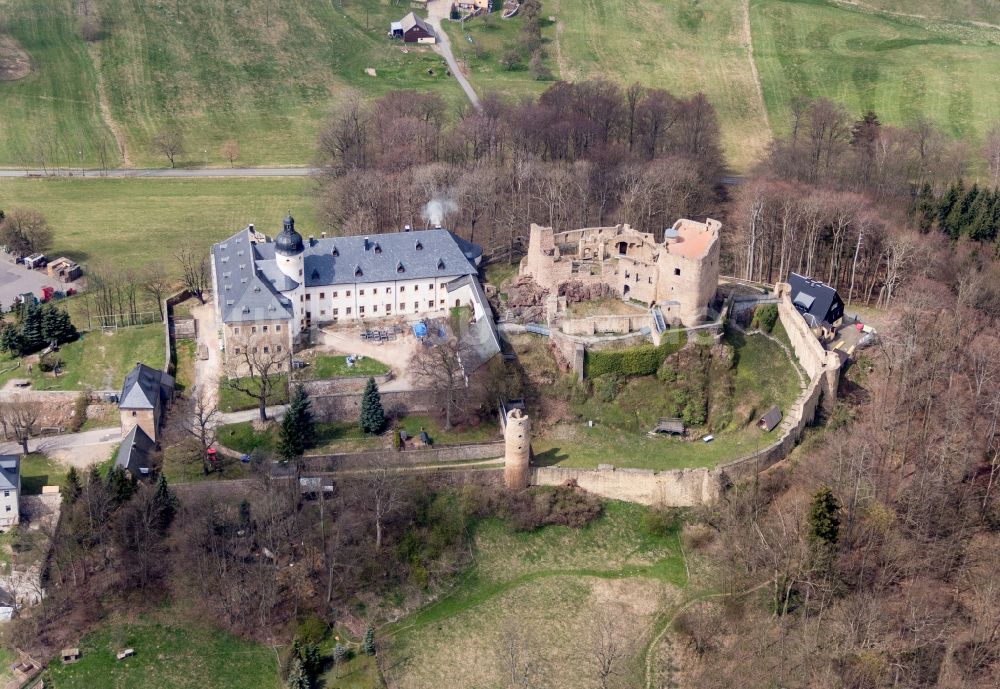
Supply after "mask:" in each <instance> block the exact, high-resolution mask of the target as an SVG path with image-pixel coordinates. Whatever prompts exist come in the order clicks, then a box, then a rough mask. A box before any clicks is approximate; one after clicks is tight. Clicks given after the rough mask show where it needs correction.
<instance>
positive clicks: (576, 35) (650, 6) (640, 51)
mask: <svg viewBox="0 0 1000 689" xmlns="http://www.w3.org/2000/svg"><path fill="white" fill-rule="evenodd" d="M550 16H552V17H555V20H556V21H555V23H554V25H553V24H551V23H550V22H548V21H546V19H547V18H548V17H550ZM542 17H543V21H542V37H543V39H544V40H545V50H546V52H547V54H548V56H549V57H548V60H547V62H548V65H549V66H550V69H551V70H552V72H553V74H554V76H555V77H556V78H559V79H564V80H567V81H575V80H579V79H588V78H600V79H609V80H612V81H616V82H618V83H620V84H622V85H626V86H627V85H628V84H631V83H634V82H639V83H641V84H643V85H644V86H647V87H650V88H664V89H667V90H668V91H671V92H672V93H674V94H676V95H679V96H685V97H686V96H691V95H694V94H695V93H698V92H704V93H705V94H706V95H707V96H708V97H709V100H711V102H712V104H713V105H715V107H716V108H717V110H718V111H719V118H720V122H721V125H722V133H723V146H724V149H725V152H726V155H727V158H728V160H729V162H730V164H732V165H733V166H735V167H736V168H737V169H745V168H746V167H747V166H748V165H749V164H751V163H752V162H753V161H754V160H755V159H756V158H757V157H758V156H759V155H760V154H761V153H762V152H763V150H764V147H765V146H766V144H767V142H768V139H769V138H770V130H769V129H768V125H767V120H766V117H765V113H764V106H763V103H762V102H761V98H760V95H759V93H758V91H757V87H756V85H755V81H754V78H753V72H752V70H751V63H750V57H749V54H748V52H747V48H746V45H745V44H746V41H745V23H744V16H743V11H742V7H741V2H740V1H739V0H719V1H718V2H713V3H707V2H703V1H702V0H671V1H670V2H644V1H642V0H605V2H597V3H595V2H589V1H588V0H546V1H545V2H544V3H543V6H542ZM520 22H521V20H520V19H519V18H515V19H514V20H507V21H504V20H501V19H500V18H499V17H493V18H492V20H491V24H490V25H487V24H486V23H484V22H483V21H482V20H481V19H476V20H472V21H470V22H467V24H466V34H467V35H468V36H471V38H472V42H470V41H469V40H468V39H466V38H465V37H464V36H463V35H462V32H461V29H460V28H459V26H458V25H450V29H449V36H451V43H452V46H453V49H454V51H455V54H456V58H457V59H459V60H460V61H463V62H464V63H465V64H466V65H467V66H468V68H469V71H470V78H471V80H472V82H473V85H474V86H475V87H476V89H477V91H478V92H479V93H480V94H483V93H486V92H489V91H499V92H501V93H505V94H508V95H512V96H523V95H528V94H537V93H540V92H541V91H542V90H544V89H545V88H546V87H547V86H548V85H549V84H550V83H551V82H545V81H536V80H534V79H533V78H532V77H531V75H530V73H529V71H528V70H527V65H526V64H525V66H524V67H523V68H522V69H519V70H515V71H506V70H504V69H503V67H502V66H501V65H500V63H499V59H500V56H501V55H502V54H503V47H504V46H507V45H516V41H517V33H518V30H519V28H520ZM526 59H527V58H525V60H526Z"/></svg>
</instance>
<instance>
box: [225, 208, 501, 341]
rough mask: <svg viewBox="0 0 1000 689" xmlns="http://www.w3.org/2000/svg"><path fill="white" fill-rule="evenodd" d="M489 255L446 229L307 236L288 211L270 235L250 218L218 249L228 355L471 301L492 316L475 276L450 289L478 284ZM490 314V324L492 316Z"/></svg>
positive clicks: (443, 310) (444, 309) (435, 312)
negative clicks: (337, 326)
mask: <svg viewBox="0 0 1000 689" xmlns="http://www.w3.org/2000/svg"><path fill="white" fill-rule="evenodd" d="M481 258H482V249H481V248H480V247H479V246H477V245H475V244H472V243H471V242H467V241H465V240H464V239H462V238H461V237H458V236H457V235H455V234H454V233H452V232H449V231H448V230H445V229H441V228H435V229H429V230H415V231H414V230H409V229H406V230H404V231H403V232H392V233H387V234H378V235H367V236H363V235H358V236H353V237H329V238H328V237H327V236H326V235H325V233H323V234H322V235H321V236H320V237H319V238H316V237H314V236H310V237H309V238H308V239H305V238H303V237H302V235H301V234H299V232H298V231H296V229H295V220H294V219H293V218H292V217H291V216H289V217H287V218H285V221H284V226H283V228H282V231H281V233H280V234H279V235H278V236H277V237H275V239H274V240H273V241H271V240H268V239H267V237H265V236H264V235H262V234H261V233H259V232H257V231H256V230H255V229H254V227H253V226H252V225H251V226H249V227H247V228H246V229H244V230H241V231H240V232H237V233H236V234H235V235H233V236H232V237H230V238H229V239H227V240H225V241H222V242H219V243H218V244H216V245H214V246H213V247H212V263H211V266H212V283H213V287H214V289H213V293H214V295H215V307H216V313H217V318H218V321H219V323H221V324H222V334H223V346H224V348H225V351H226V356H227V358H228V357H229V356H237V357H241V356H247V355H248V348H250V347H252V348H254V353H256V354H257V355H259V356H264V355H266V356H272V357H282V358H283V357H287V356H288V355H290V353H291V351H292V347H294V345H295V344H296V343H298V342H299V341H301V340H302V339H304V335H305V334H306V333H308V331H309V330H310V329H311V328H313V327H314V326H318V325H322V324H333V323H345V322H357V321H371V320H377V319H382V318H390V317H391V318H397V317H402V318H405V319H419V318H422V317H424V316H427V315H429V314H433V315H443V314H445V313H447V311H448V309H450V308H452V307H455V306H462V305H463V304H467V305H470V306H473V308H474V310H475V309H478V312H479V313H480V314H486V313H487V311H488V309H489V306H488V304H485V302H486V300H485V296H484V295H482V290H481V289H478V290H476V289H474V288H473V287H472V283H471V282H470V283H463V285H464V286H465V289H464V291H462V288H461V287H460V286H459V285H458V284H457V283H456V285H454V286H453V288H452V291H456V290H459V291H460V293H456V294H451V293H449V284H451V283H453V282H455V281H458V280H461V279H462V278H470V279H471V280H472V282H474V283H476V287H478V267H477V266H478V264H479V261H480V260H481ZM473 301H478V302H480V304H479V306H478V307H476V306H475V305H474V304H473ZM484 305H485V306H484ZM486 320H488V322H489V324H490V327H491V328H492V327H493V322H492V321H493V319H492V314H491V313H490V314H489V318H488V319H486ZM493 335H494V336H495V331H493ZM484 337H486V335H485V334H484Z"/></svg>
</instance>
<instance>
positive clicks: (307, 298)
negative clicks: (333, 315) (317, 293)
mask: <svg viewBox="0 0 1000 689" xmlns="http://www.w3.org/2000/svg"><path fill="white" fill-rule="evenodd" d="M306 301H312V295H311V294H309V293H308V292H307V293H306Z"/></svg>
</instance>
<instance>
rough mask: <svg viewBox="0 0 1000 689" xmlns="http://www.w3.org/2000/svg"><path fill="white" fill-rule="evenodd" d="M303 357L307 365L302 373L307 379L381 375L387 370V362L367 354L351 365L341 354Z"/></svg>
mask: <svg viewBox="0 0 1000 689" xmlns="http://www.w3.org/2000/svg"><path fill="white" fill-rule="evenodd" d="M303 359H305V361H306V362H307V363H308V364H309V365H308V366H307V367H306V368H304V369H302V374H303V377H304V378H308V379H309V380H324V379H327V378H360V377H369V376H381V375H385V374H386V373H388V372H389V365H388V364H384V363H382V362H381V361H379V360H378V359H373V358H371V357H368V356H366V357H365V358H363V359H358V360H355V362H354V365H353V366H348V365H347V357H346V356H342V355H332V354H316V355H315V356H312V357H303Z"/></svg>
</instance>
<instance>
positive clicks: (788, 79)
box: [751, 0, 1000, 140]
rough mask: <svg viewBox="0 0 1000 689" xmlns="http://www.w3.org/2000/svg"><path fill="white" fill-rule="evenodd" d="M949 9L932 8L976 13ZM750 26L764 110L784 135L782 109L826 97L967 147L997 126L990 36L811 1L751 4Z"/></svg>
mask: <svg viewBox="0 0 1000 689" xmlns="http://www.w3.org/2000/svg"><path fill="white" fill-rule="evenodd" d="M864 4H865V3H862V5H864ZM876 4H877V5H880V6H885V7H886V8H889V6H890V5H892V6H893V7H892V9H902V8H903V6H904V5H907V6H910V7H911V8H913V9H914V10H916V11H917V13H921V10H926V9H929V8H931V5H930V4H928V3H927V2H920V1H915V2H906V3H904V2H900V0H892V1H889V0H882V1H881V2H876ZM966 4H969V3H966ZM951 5H952V3H944V4H941V3H933V6H934V7H936V8H945V9H941V10H939V11H940V12H946V13H947V16H948V17H949V18H952V19H957V18H960V17H974V16H976V15H977V11H976V8H974V7H971V6H970V7H968V8H967V11H968V12H969V14H968V15H964V14H963V10H962V9H961V8H958V7H954V8H952V7H950V6H951ZM904 11H906V10H904ZM751 23H752V26H753V40H754V55H755V56H756V59H757V66H758V69H759V71H760V76H761V80H762V82H763V88H764V96H765V99H766V102H767V107H768V111H769V113H770V115H771V118H772V123H774V124H775V125H776V127H779V128H780V129H782V130H786V129H787V128H788V118H789V114H788V103H789V102H790V100H791V99H792V98H794V97H796V96H808V97H817V96H825V97H827V98H830V99H832V100H834V101H837V102H839V103H843V104H844V105H845V106H847V108H848V109H849V110H850V111H851V112H852V113H853V114H856V115H860V114H861V113H862V112H864V111H865V110H869V109H871V110H874V111H875V112H877V113H878V114H879V116H880V118H881V120H882V121H883V122H885V123H889V124H905V123H910V122H912V121H913V120H914V119H915V118H917V117H918V116H921V115H926V116H927V117H929V118H931V119H932V120H933V121H935V122H936V123H937V124H939V125H940V126H941V127H943V128H944V130H945V131H947V132H948V133H950V134H952V135H954V136H957V137H961V138H965V139H966V140H978V139H980V138H981V137H982V136H983V135H984V134H985V132H986V131H987V130H988V129H989V127H990V126H991V125H992V123H993V122H994V121H995V120H996V112H997V110H998V108H1000V45H998V42H1000V32H998V31H997V30H996V29H991V28H984V27H979V26H974V25H971V24H963V25H957V24H954V23H951V22H948V21H938V20H933V19H917V18H903V17H893V16H888V15H885V14H874V13H871V12H866V11H864V10H863V9H859V8H858V7H852V6H850V5H848V4H833V3H825V2H820V1H818V0H755V1H754V2H753V3H752V5H751Z"/></svg>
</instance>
